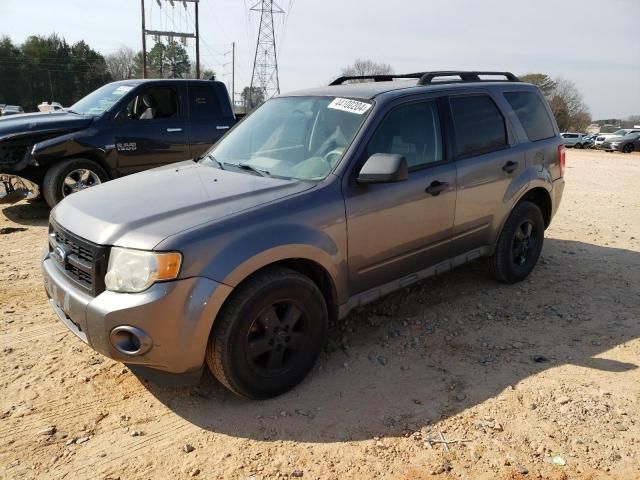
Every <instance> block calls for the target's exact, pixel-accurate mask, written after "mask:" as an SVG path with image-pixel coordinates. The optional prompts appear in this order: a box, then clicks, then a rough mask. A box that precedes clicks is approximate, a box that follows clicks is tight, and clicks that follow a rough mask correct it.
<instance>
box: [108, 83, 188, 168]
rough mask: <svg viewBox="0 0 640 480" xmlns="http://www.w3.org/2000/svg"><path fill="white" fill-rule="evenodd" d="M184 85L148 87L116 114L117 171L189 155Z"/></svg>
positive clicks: (168, 161)
mask: <svg viewBox="0 0 640 480" xmlns="http://www.w3.org/2000/svg"><path fill="white" fill-rule="evenodd" d="M185 90H186V89H185V87H184V85H180V84H167V83H162V84H155V85H151V86H148V87H146V88H144V89H142V90H140V91H139V92H138V94H137V95H136V96H135V97H134V98H133V99H132V100H131V101H130V102H129V103H128V104H127V106H126V107H125V109H124V110H123V111H121V112H120V113H119V114H118V115H117V117H116V123H115V126H114V143H115V148H116V151H117V152H118V174H119V175H126V174H129V173H134V172H137V171H141V170H146V169H149V168H153V167H158V166H161V165H165V164H168V163H173V162H180V161H183V160H188V159H189V158H191V154H190V151H189V132H188V130H187V120H186V105H185V102H184V97H185V96H186V91H185Z"/></svg>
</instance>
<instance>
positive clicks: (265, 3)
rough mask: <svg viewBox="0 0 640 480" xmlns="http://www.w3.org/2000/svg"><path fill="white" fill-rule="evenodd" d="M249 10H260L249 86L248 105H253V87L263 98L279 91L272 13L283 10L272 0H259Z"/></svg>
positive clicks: (267, 97) (265, 98)
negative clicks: (258, 90)
mask: <svg viewBox="0 0 640 480" xmlns="http://www.w3.org/2000/svg"><path fill="white" fill-rule="evenodd" d="M250 10H251V11H253V12H260V29H259V30H258V41H257V43H256V54H255V57H254V60H253V73H252V74H251V86H250V88H249V97H250V100H249V101H250V106H251V107H253V106H254V105H253V101H252V100H253V99H252V97H253V94H254V88H256V89H260V90H261V91H262V94H263V99H264V100H267V99H269V98H271V97H273V96H274V95H277V94H279V93H280V79H279V78H278V57H277V55H276V34H275V28H274V25H273V15H274V14H279V13H284V10H282V9H281V8H280V7H279V6H278V5H277V4H276V3H275V2H274V1H273V0H261V1H259V2H257V3H256V4H255V5H254V6H253V7H251V9H250Z"/></svg>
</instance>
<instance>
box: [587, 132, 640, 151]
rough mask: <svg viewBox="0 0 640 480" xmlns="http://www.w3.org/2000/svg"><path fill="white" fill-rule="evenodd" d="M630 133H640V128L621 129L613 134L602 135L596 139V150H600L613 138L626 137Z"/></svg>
mask: <svg viewBox="0 0 640 480" xmlns="http://www.w3.org/2000/svg"><path fill="white" fill-rule="evenodd" d="M629 133H640V129H638V128H621V129H620V130H616V131H615V132H613V133H602V134H600V135H598V136H597V137H596V141H595V142H594V147H595V148H600V147H601V146H602V144H603V143H604V142H605V141H606V140H608V139H609V138H612V137H624V136H625V135H628V134H629Z"/></svg>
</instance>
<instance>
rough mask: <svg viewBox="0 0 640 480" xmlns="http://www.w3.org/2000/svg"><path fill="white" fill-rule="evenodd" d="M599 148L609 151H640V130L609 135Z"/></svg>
mask: <svg viewBox="0 0 640 480" xmlns="http://www.w3.org/2000/svg"><path fill="white" fill-rule="evenodd" d="M598 148H599V149H601V150H605V151H607V152H622V153H631V152H640V132H635V133H628V134H626V135H624V136H615V137H609V138H607V139H606V140H605V141H604V142H602V144H600V146H599V147H598Z"/></svg>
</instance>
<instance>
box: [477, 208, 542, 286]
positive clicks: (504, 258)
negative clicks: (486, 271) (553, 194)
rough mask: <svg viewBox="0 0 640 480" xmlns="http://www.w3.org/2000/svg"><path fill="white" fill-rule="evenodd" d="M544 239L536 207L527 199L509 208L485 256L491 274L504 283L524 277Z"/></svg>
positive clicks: (536, 256)
mask: <svg viewBox="0 0 640 480" xmlns="http://www.w3.org/2000/svg"><path fill="white" fill-rule="evenodd" d="M543 242H544V219H543V217H542V212H541V211H540V208H539V207H538V206H537V205H536V204H534V203H532V202H528V201H522V202H520V203H518V204H517V205H516V206H515V208H514V209H513V210H512V211H511V214H510V215H509V218H508V219H507V222H506V223H505V225H504V228H503V229H502V233H501V234H500V237H499V238H498V245H497V246H496V251H495V252H494V254H493V256H492V257H491V258H490V259H489V268H490V270H491V273H492V274H493V276H494V277H495V278H496V279H497V280H499V281H501V282H504V283H516V282H519V281H521V280H524V279H525V278H526V277H527V276H528V275H529V274H530V273H531V271H532V270H533V267H535V265H536V263H537V261H538V257H540V252H541V251H542V244H543Z"/></svg>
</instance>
